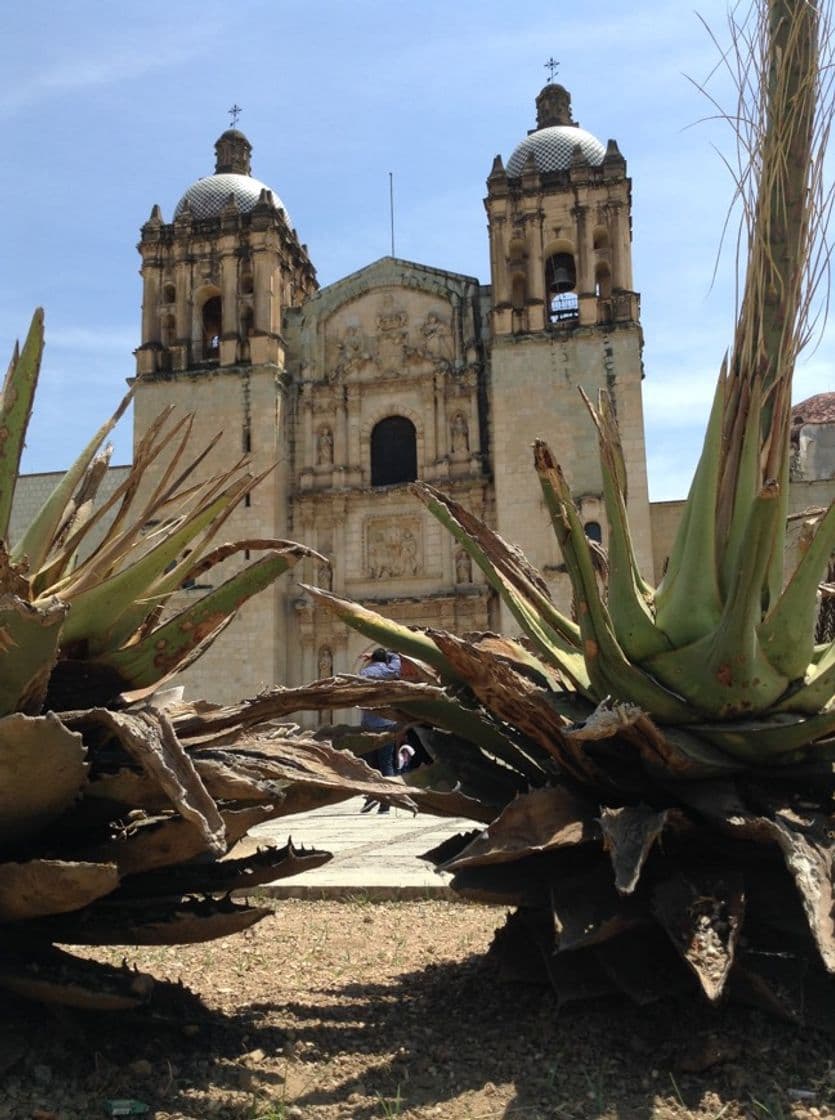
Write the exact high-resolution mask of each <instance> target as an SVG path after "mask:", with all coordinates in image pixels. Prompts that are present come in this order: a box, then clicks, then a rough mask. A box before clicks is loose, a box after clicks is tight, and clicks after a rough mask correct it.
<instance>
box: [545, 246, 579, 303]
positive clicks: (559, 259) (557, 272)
mask: <svg viewBox="0 0 835 1120" xmlns="http://www.w3.org/2000/svg"><path fill="white" fill-rule="evenodd" d="M548 263H549V265H550V266H551V267H550V268H549V270H548V271H549V273H550V276H549V281H548V291H549V292H550V293H551V295H560V294H561V293H562V292H572V291H574V288H575V287H576V285H577V273H576V271H575V268H574V258H573V257H572V256H571V254H570V253H558V254H557V255H556V256H555V257H551V259H550V261H549V262H548Z"/></svg>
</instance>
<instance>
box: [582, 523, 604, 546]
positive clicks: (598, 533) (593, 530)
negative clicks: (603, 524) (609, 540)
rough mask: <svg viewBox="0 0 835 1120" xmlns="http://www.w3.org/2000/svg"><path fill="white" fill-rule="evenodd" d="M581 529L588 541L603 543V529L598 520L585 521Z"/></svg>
mask: <svg viewBox="0 0 835 1120" xmlns="http://www.w3.org/2000/svg"><path fill="white" fill-rule="evenodd" d="M583 530H584V531H585V534H586V536H587V537H588V538H589V540H590V541H595V543H596V544H603V530H602V529H601V528H600V522H599V521H587V522H586V523H585V525H584V526H583Z"/></svg>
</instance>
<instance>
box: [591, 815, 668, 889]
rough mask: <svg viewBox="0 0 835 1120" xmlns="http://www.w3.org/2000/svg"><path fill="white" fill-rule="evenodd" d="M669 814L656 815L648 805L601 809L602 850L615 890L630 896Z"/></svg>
mask: <svg viewBox="0 0 835 1120" xmlns="http://www.w3.org/2000/svg"><path fill="white" fill-rule="evenodd" d="M667 817H668V811H667V810H664V811H662V812H660V813H659V812H655V811H654V810H653V809H650V808H649V806H647V805H624V806H623V807H622V808H619V809H610V808H604V809H603V810H602V812H601V814H600V827H601V829H602V831H603V847H604V849H605V850H606V851H607V852H608V853H609V857H610V859H611V861H612V868H613V870H614V872H615V887H616V889H617V890H618V891H619V892H620V893H621V894H632V892H633V891H634V890H635V888H636V886H637V885H638V880H639V878H640V877H641V870H642V869H643V866H644V863H645V862H646V859H647V856H648V855H649V853H650V850H651V849H652V846H653V844H654V843H655V841H656V840H657V839H658V837H659V836H660V835H661V833H662V832H663V831H664V827H665V825H666V824H667Z"/></svg>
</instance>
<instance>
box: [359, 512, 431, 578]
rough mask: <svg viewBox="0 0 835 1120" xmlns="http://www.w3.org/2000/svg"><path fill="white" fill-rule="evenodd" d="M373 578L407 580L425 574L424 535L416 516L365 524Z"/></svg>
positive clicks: (367, 560)
mask: <svg viewBox="0 0 835 1120" xmlns="http://www.w3.org/2000/svg"><path fill="white" fill-rule="evenodd" d="M365 571H366V575H367V576H368V578H369V579H404V578H409V577H412V576H418V575H420V574H421V573H422V572H423V534H422V531H421V524H420V521H419V520H418V519H417V518H414V517H396V518H393V519H391V520H388V519H384V518H370V519H369V520H368V521H367V522H366V525H365Z"/></svg>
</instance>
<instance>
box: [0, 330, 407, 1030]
mask: <svg viewBox="0 0 835 1120" xmlns="http://www.w3.org/2000/svg"><path fill="white" fill-rule="evenodd" d="M42 350H43V315H42V313H41V312H37V313H36V314H35V317H34V319H33V322H32V326H31V329H30V331H29V334H28V337H27V339H26V342H25V344H24V346H23V348H22V350H19V349H18V348H16V349H15V352H14V355H13V357H12V361H11V364H10V367H9V371H8V374H7V376H6V381H5V384H4V387H3V395H2V401H0V433H2V452H3V454H2V459H0V988H6V989H9V990H12V991H15V992H18V993H21V994H24V995H28V996H32V997H35V998H39V999H44V1000H54V1001H57V1002H64V1003H71V1004H76V1005H80V1006H88V1007H99V1008H126V1007H133V1006H136V1005H137V1004H139V1003H142V1002H144V1001H146V1000H147V999H148V998H149V997H150V995H151V994H152V993H153V992H156V994H157V995H158V996H159V995H162V996H164V995H165V988H164V986H162V989H160V987H159V986H157V987H156V988H155V987H154V985H153V984H152V982H151V981H150V979H149V978H148V977H138V976H136V975H135V974H134V973H132V972H130V971H129V970H127V969H122V970H118V969H108V968H106V967H105V966H103V965H94V964H92V963H90V962H87V961H84V960H83V959H81V958H78V957H75V956H71V955H70V954H67V953H65V952H63V951H61V950H59V949H57V948H55V943H56V942H57V943H64V944H66V943H69V944H104V943H116V944H167V943H173V942H185V941H197V940H204V939H208V938H212V937H217V936H222V935H225V934H228V933H232V932H235V931H236V930H240V929H243V928H245V927H247V926H249V925H251V924H252V923H253V922H256V921H259V920H260V919H261V918H263V917H264V916H265V915H266V914H267V913H270V912H271V911H268V910H267V909H265V908H259V907H253V906H250V905H248V904H246V903H243V904H239V903H236V902H233V901H232V900H231V898H230V892H231V891H233V890H235V889H242V888H249V887H253V886H256V885H257V884H259V883H262V882H265V881H268V880H272V879H276V878H280V877H283V876H286V875H291V874H294V873H296V872H298V871H302V870H304V869H305V868H308V867H315V866H318V865H319V864H321V863H323V862H324V861H326V860H327V859H329V858H330V855H329V853H327V852H321V851H315V850H309V851H298V850H296V849H295V848H294V847H293V846H292V843H288V844H287V845H286V846H285V847H283V848H271V849H267V850H264V851H259V852H256V853H254V854H252V855H250V856H248V857H245V858H240V859H235V858H231V859H228V860H224V861H223V862H219V861H218V860H219V857H220V856H223V855H226V854H227V853H228V852H229V851H230V850H231V849H232V848H233V846H234V845H235V844H236V842H237V841H238V840H239V839H240V838H241V837H242V836H243V835H244V834H245V833H246V832H247V830H248V829H249V828H250V827H252V825H254V824H258V823H260V822H262V821H264V820H268V819H270V818H272V817H277V816H281V815H284V814H287V813H295V812H299V811H300V810H303V809H307V808H311V807H315V806H318V805H322V804H328V803H330V802H333V801H339V800H342V799H343V798H345V797H349V796H351V795H352V794H353V793H362V794H365V795H366V796H371V797H380V796H386V795H388V796H391V797H393V799H394V800H397V799H398V791H397V790H396V789H394V790H393V789H392V788H391V783H390V782H389V783H386V782H385V781H384V780H383V779H381V778H380V777H379V775H376V774H375V772H373V771H371V770H370V769H369V768H368V767H367V766H366V765H365V763H364V762H362V761H360V760H358V759H355V758H352V757H349V756H345V755H341V754H339V753H338V752H336V751H335V750H333V749H332V748H331V747H330V746H328V745H323V744H320V743H315V742H312V741H308V740H306V739H305V738H304V737H303V736H302V735H300V734H299V733H298V731H297V729H294V728H292V727H287V726H284V727H282V726H281V725H277V723H276V718H277V712H276V711H275V710H272V711H266V710H265V709H264V708H263V706H259V703H258V701H250V702H242V703H241V704H240V705H238V706H236V707H235V708H233V709H220V708H218V707H217V706H213V705H211V704H207V703H205V702H203V701H197V702H195V703H188V702H184V701H181V700H179V699H177V698H176V697H172V696H170V695H169V696H167V697H166V694H165V693H160V692H159V691H158V690H159V686H160V685H161V684H163V683H164V682H165V681H166V680H167V679H168V678H169V677H170V676H171V675H172V673H174V672H176V671H178V670H180V669H182V668H184V667H185V666H186V665H187V664H189V663H190V662H191V661H192V660H193V659H194V658H195V657H196V656H199V654H200V653H201V652H202V651H203V650H205V649H206V648H207V646H208V645H209V644H210V643H211V642H212V641H213V640H214V639H215V638H216V637H217V635H218V634H219V633H220V632H221V631H222V630H223V628H224V627H225V626H226V625H228V623H229V622H230V621H231V619H232V618H233V617H234V615H235V612H236V610H237V608H238V607H239V606H240V605H241V604H242V603H243V602H244V601H245V600H246V599H248V598H249V597H250V596H251V595H253V594H254V593H256V592H257V591H259V590H261V589H262V588H264V587H266V586H268V585H269V584H270V583H271V582H272V581H273V580H274V579H276V578H277V577H278V576H280V575H281V574H282V573H283V572H284V571H286V570H287V569H288V568H290V567H292V565H293V564H294V563H295V562H296V561H297V560H298V559H300V558H301V557H302V556H306V555H315V554H311V553H310V551H309V550H308V549H305V548H303V547H302V546H301V545H297V544H293V543H292V542H288V541H281V540H260V539H259V540H246V541H237V542H234V543H231V544H229V543H223V544H218V543H217V540H218V534H219V532H220V530H221V528H222V526H223V524H224V522H225V520H226V518H227V517H228V516H229V514H230V512H231V511H232V510H233V509H234V508H235V505H236V504H237V503H238V502H240V501H241V500H242V499H243V497H244V496H245V495H246V494H247V493H248V492H249V491H250V489H251V488H252V486H254V485H255V484H256V483H257V481H258V479H257V478H251V477H250V476H249V475H248V474H247V471H246V464H245V463H244V462H241V463H239V464H238V465H237V466H236V467H235V468H233V469H232V470H230V471H227V472H224V473H222V474H221V475H219V476H209V477H204V478H203V479H202V480H200V481H196V479H197V472H198V468H199V467H200V465H201V464H202V463H203V462H204V460H205V458H206V456H207V454H208V452H209V451H210V450H211V445H210V446H209V447H207V448H204V449H203V450H201V451H200V452H199V454H196V455H194V456H193V457H191V458H188V444H189V434H190V427H191V424H190V420H189V418H184V419H181V420H179V421H174V420H173V419H172V417H171V415H170V414H169V413H164V414H163V415H162V416H161V417H160V418H159V419H158V420H157V421H156V423H155V424H153V425H152V426H151V429H150V430H149V432H148V433H147V435H146V436H145V437H144V438H143V440H142V441H141V442H140V444H139V446H138V448H137V449H136V455H135V460H134V463H133V466H132V468H131V469H130V471H129V472H128V474H127V476H126V478H125V479H124V480H123V481H122V482H121V484H120V485H118V486H117V488H116V489H115V490H114V492H113V493H112V494H111V496H110V497H109V498H108V499H107V500H106V501H103V502H101V503H100V504H99V505H98V506H94V504H93V498H94V496H95V493H96V488H97V485H98V483H99V482H100V480H101V478H102V477H103V475H104V473H105V470H106V467H107V462H108V459H109V452H108V451H105V452H103V453H101V454H99V448H100V446H101V444H102V443H103V441H104V440H105V439H106V437H107V434H108V433H109V431H110V429H111V428H112V427H113V425H114V424H115V422H116V421H117V420H118V418H119V416H120V415H121V414H122V413H123V412H124V410H125V408H126V406H127V403H128V399H129V398H125V400H124V401H122V403H121V405H120V406H119V408H118V409H117V411H116V414H115V415H114V416H113V417H112V418H111V419H110V420H109V421H108V422H107V424H105V425H104V426H103V427H102V428H101V429H100V430H99V432H97V434H96V436H95V437H94V439H93V440H92V441H91V443H90V444H89V445H88V447H87V448H86V449H85V450H84V452H83V454H82V455H81V456H80V457H79V459H78V461H77V462H76V463H75V464H74V466H73V467H72V468H71V469H70V470H69V471H68V472H67V474H66V475H65V476H64V477H63V478H62V480H61V481H60V482H59V484H58V485H57V487H56V488H55V490H54V492H53V493H52V495H51V497H50V498H49V499H48V500H47V502H46V503H45V504H44V506H43V508H42V509H41V511H40V512H39V514H38V515H37V516H36V517H35V519H34V520H33V521H32V523H31V524H30V525H29V526H28V528H27V529H26V531H25V533H24V534H23V535H22V537H21V539H20V540H19V541H18V542H17V543H16V544H15V546H14V547H13V548H11V549H10V548H9V547H8V546H7V544H6V541H7V540H8V526H9V518H10V513H11V508H12V501H13V497H14V490H15V484H16V481H17V475H18V468H19V462H20V454H21V450H22V447H23V440H24V435H25V431H26V425H27V421H28V418H29V413H30V410H31V405H32V400H33V396H34V392H35V386H36V383H37V377H38V372H39V368H40V359H41V353H42ZM163 449H165V452H166V455H167V456H168V457H167V459H166V462H165V467H164V469H162V470H161V472H160V475H159V481H158V482H157V483H156V485H154V486H150V485H149V484H148V483H147V475H146V472H147V469H148V467H149V465H150V464H152V463H154V462H155V461H156V460H157V459H158V457H159V456H160V454H161V453H162V452H163ZM245 550H253V551H256V550H257V551H259V552H260V553H261V556H260V558H259V559H258V560H256V561H254V562H253V563H250V564H249V565H247V566H244V567H243V568H241V569H240V570H239V571H237V572H235V573H234V574H232V575H231V576H230V577H229V578H228V579H227V580H226V581H225V582H223V583H221V584H220V585H219V586H218V587H217V588H216V589H214V590H212V591H210V592H209V593H208V594H206V595H205V596H204V597H203V598H201V599H198V600H197V601H195V602H192V603H190V605H188V606H187V607H185V608H184V609H182V610H179V611H173V612H172V611H171V610H169V616H166V615H165V611H166V609H167V608H168V607H169V600H170V599H171V597H172V596H173V594H174V593H175V592H176V590H177V589H178V588H179V587H180V585H181V584H182V583H183V582H184V581H187V580H189V579H192V578H194V577H195V576H196V575H197V574H202V573H203V572H205V571H207V570H209V569H210V568H212V567H213V566H215V565H217V564H220V563H222V562H223V561H225V560H228V559H229V558H230V557H232V556H237V555H239V554H240V553H242V552H243V551H245ZM317 558H318V559H320V560H321V559H322V558H321V557H317ZM290 710H292V709H290ZM285 714H286V713H285ZM399 800H400V801H401V802H403V803H410V802H409V801H408V798H406V797H405V795H404V794H403V792H402V791H401V792H400V794H399Z"/></svg>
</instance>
